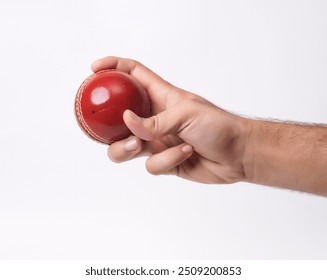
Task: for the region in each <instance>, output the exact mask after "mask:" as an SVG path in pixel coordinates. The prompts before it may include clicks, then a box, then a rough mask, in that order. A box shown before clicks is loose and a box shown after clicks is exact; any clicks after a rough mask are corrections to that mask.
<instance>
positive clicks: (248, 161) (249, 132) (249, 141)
mask: <svg viewBox="0 0 327 280" xmlns="http://www.w3.org/2000/svg"><path fill="white" fill-rule="evenodd" d="M242 123H243V138H244V140H243V141H244V150H243V158H242V169H243V176H244V177H243V181H245V182H249V183H254V165H255V164H254V161H255V156H254V154H255V153H254V142H255V141H254V139H253V138H254V134H255V130H256V123H255V121H254V120H251V119H248V118H242Z"/></svg>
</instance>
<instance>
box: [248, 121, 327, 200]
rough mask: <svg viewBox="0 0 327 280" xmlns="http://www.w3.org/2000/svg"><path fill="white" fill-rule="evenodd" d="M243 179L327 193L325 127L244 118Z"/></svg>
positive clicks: (326, 135) (326, 134)
mask: <svg viewBox="0 0 327 280" xmlns="http://www.w3.org/2000/svg"><path fill="white" fill-rule="evenodd" d="M246 139H247V140H246V145H245V147H246V148H245V156H244V173H245V177H246V180H247V181H249V182H252V183H256V184H263V185H268V186H276V187H284V188H289V189H293V190H299V191H304V192H310V193H315V194H320V195H325V196H327V127H325V126H319V125H299V124H290V123H282V122H269V121H259V120H248V121H247V138H246Z"/></svg>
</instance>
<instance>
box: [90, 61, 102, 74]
mask: <svg viewBox="0 0 327 280" xmlns="http://www.w3.org/2000/svg"><path fill="white" fill-rule="evenodd" d="M99 64H100V59H97V60H95V61H93V62H92V64H91V70H92V71H93V72H94V73H95V72H97V71H99V70H100V69H99Z"/></svg>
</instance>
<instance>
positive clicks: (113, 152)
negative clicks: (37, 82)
mask: <svg viewBox="0 0 327 280" xmlns="http://www.w3.org/2000/svg"><path fill="white" fill-rule="evenodd" d="M103 69H117V70H119V71H123V72H126V73H128V74H130V75H132V76H134V77H135V78H136V79H137V80H138V81H139V82H140V83H141V84H142V86H143V87H144V88H145V89H146V91H147V93H148V95H149V98H150V101H151V106H152V107H151V110H152V112H151V113H152V116H151V117H150V118H140V117H138V116H136V115H135V114H134V113H133V112H131V111H129V110H127V111H125V112H124V121H125V123H126V125H127V126H128V128H129V129H130V130H131V132H132V133H133V135H132V136H130V137H129V138H127V139H124V140H121V141H118V142H115V143H113V144H111V145H110V146H109V148H108V156H109V158H110V159H111V160H112V161H114V162H124V161H128V160H131V159H133V158H136V157H140V156H147V157H148V159H147V161H146V168H147V170H148V171H149V172H150V173H151V174H154V175H160V174H173V175H176V176H179V177H182V178H184V179H188V180H192V181H195V182H200V183H207V184H230V183H235V182H242V181H243V182H250V183H254V184H261V185H267V186H274V187H282V188H287V189H292V190H298V191H302V192H308V193H313V194H318V195H323V196H327V127H325V126H323V125H300V124H291V123H284V122H269V121H260V120H253V119H248V118H244V117H240V116H237V115H234V114H231V113H229V112H226V111H224V110H222V109H221V108H219V107H217V106H215V105H214V104H212V103H210V102H209V101H207V100H206V99H204V98H202V97H200V96H198V95H196V94H193V93H190V92H187V91H185V90H182V89H180V88H177V87H175V86H173V85H171V84H170V83H168V82H167V81H165V80H163V79H162V78H161V77H159V76H158V75H157V74H155V73H154V72H152V71H151V70H150V69H148V68H146V67H145V66H144V65H142V64H141V63H139V62H137V61H134V60H131V59H125V58H119V57H111V56H109V57H104V58H101V59H99V60H97V61H95V62H94V63H93V64H92V70H93V71H94V72H97V71H100V70H103Z"/></svg>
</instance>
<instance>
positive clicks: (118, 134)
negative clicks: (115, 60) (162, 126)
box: [75, 69, 150, 144]
mask: <svg viewBox="0 0 327 280" xmlns="http://www.w3.org/2000/svg"><path fill="white" fill-rule="evenodd" d="M127 109H129V110H132V111H133V112H134V113H135V114H137V115H138V116H140V117H149V116H150V101H149V97H148V95H147V93H146V91H145V89H144V88H143V87H142V86H141V85H140V84H139V82H138V81H137V80H136V79H135V78H133V77H132V76H130V75H128V74H126V73H123V72H119V71H116V70H112V69H109V70H102V71H99V72H97V73H95V74H93V75H91V76H89V77H88V78H87V79H86V80H85V81H84V82H83V83H82V85H81V86H80V88H79V89H78V92H77V94H76V99H75V116H76V119H77V122H78V124H79V126H80V128H81V129H82V130H83V131H84V132H85V134H86V135H87V136H89V137H91V138H92V139H93V140H96V141H98V142H101V143H104V144H112V143H113V142H115V141H119V140H122V139H124V138H126V137H128V136H129V135H130V134H131V132H130V131H129V129H128V128H127V126H126V125H125V123H124V120H123V113H124V111H125V110H127Z"/></svg>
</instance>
